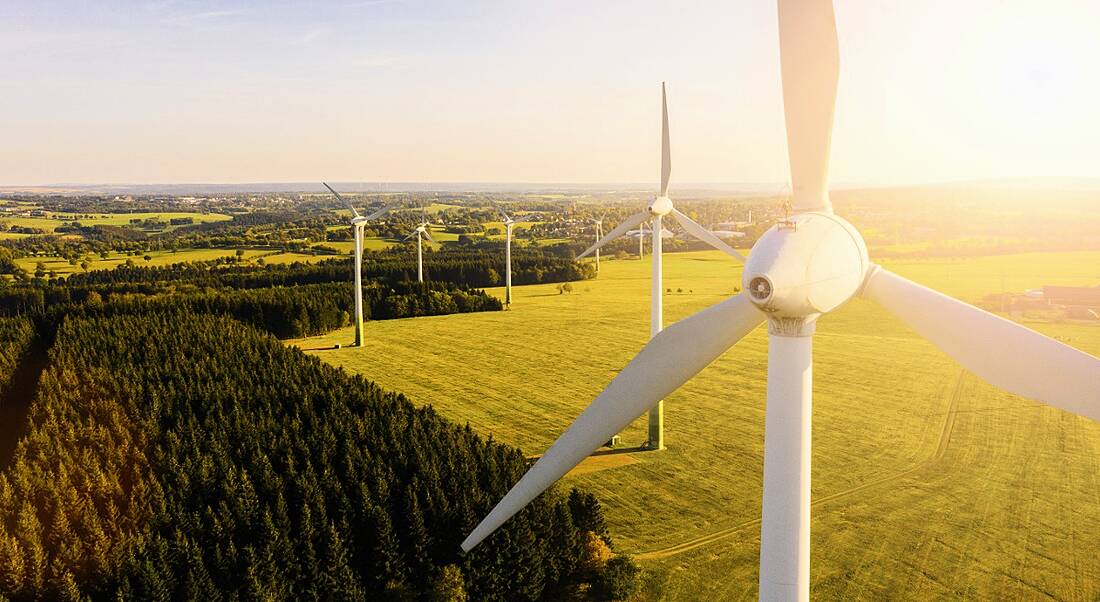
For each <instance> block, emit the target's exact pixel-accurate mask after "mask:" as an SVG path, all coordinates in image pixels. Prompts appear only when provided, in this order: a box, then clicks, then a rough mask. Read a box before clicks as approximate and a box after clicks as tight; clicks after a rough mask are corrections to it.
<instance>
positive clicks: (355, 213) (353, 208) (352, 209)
mask: <svg viewBox="0 0 1100 602" xmlns="http://www.w3.org/2000/svg"><path fill="white" fill-rule="evenodd" d="M321 183H322V184H324V185H325V188H328V191H329V192H331V193H332V194H333V195H334V196H335V197H336V198H338V199H340V202H341V203H343V204H345V205H347V206H348V209H351V212H352V214H353V215H355V217H359V212H358V211H356V210H355V207H352V206H351V203H349V202H348V201H347V199H345V198H344V197H342V196H340V193H339V192H336V191H335V190H333V189H332V186H329V185H328V184H327V183H325V182H321Z"/></svg>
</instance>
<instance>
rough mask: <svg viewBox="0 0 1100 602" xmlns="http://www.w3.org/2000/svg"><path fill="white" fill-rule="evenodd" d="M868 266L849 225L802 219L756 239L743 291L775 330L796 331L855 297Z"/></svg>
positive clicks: (823, 217) (833, 219)
mask: <svg viewBox="0 0 1100 602" xmlns="http://www.w3.org/2000/svg"><path fill="white" fill-rule="evenodd" d="M870 266H871V263H870V260H869V259H868V257H867V246H866V245H865V244H864V242H863V237H862V236H860V235H859V232H858V231H856V229H855V227H853V226H852V224H850V223H848V222H847V221H845V220H844V219H842V218H840V217H837V216H836V215H833V214H831V213H801V214H799V215H795V216H793V217H791V218H790V219H788V220H785V221H782V222H779V223H778V224H776V225H774V226H772V227H771V229H769V230H768V231H767V232H766V233H764V235H763V236H762V237H760V240H758V241H757V242H756V244H755V245H754V246H753V248H752V251H751V252H750V253H749V259H748V261H747V262H746V263H745V271H744V274H743V276H742V285H743V287H744V289H745V291H746V292H747V293H748V296H749V299H750V300H751V301H752V302H753V304H754V305H756V306H757V307H758V308H760V309H761V310H762V311H764V312H766V313H767V314H768V316H769V317H770V318H772V323H773V324H776V323H778V322H783V321H784V320H786V321H788V322H790V323H791V325H792V327H796V329H797V328H800V326H801V324H802V323H804V322H808V321H812V320H813V319H814V318H816V317H817V316H818V315H820V314H824V313H828V312H830V311H833V310H834V309H836V308H838V307H840V306H841V305H843V304H844V302H846V301H847V300H848V299H851V298H852V297H853V296H855V295H856V294H857V293H858V292H859V290H860V288H861V287H862V286H863V281H864V279H865V278H866V276H867V272H868V270H869V269H870ZM776 319H779V320H778V322H777V320H776ZM794 334H797V333H794Z"/></svg>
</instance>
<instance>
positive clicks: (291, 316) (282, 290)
mask: <svg viewBox="0 0 1100 602" xmlns="http://www.w3.org/2000/svg"><path fill="white" fill-rule="evenodd" d="M113 288H114V287H111V286H83V287H76V286H52V287H11V288H8V289H2V290H0V315H9V316H16V315H45V316H46V317H47V318H49V320H50V321H51V322H53V323H56V322H59V321H60V320H61V319H63V318H64V317H65V316H69V315H81V316H113V315H119V314H140V313H156V312H163V311H170V310H181V309H186V310H189V311H193V312H196V313H208V314H216V315H227V316H231V317H233V318H236V319H238V320H240V321H242V322H244V323H246V324H250V325H252V326H255V327H257V328H261V329H263V330H266V331H267V332H270V333H271V334H273V335H275V336H277V337H279V338H293V337H302V336H310V335H315V334H321V333H324V332H327V331H330V330H334V329H337V328H342V327H344V326H347V325H349V324H350V323H351V321H352V319H353V312H354V307H355V304H354V299H353V296H352V293H353V290H354V289H353V285H352V284H351V283H348V282H329V283H322V284H307V285H301V286H289V287H282V286H278V287H272V288H262V289H211V290H202V289H194V288H192V289H191V292H181V291H178V290H176V291H173V290H171V289H168V288H164V287H158V286H155V285H141V286H124V287H122V288H123V290H122V291H118V290H112V289H113ZM500 309H503V305H502V304H501V302H500V300H499V299H497V298H496V297H492V296H490V295H488V294H486V293H485V291H482V290H477V289H466V288H463V287H459V286H456V285H454V284H450V283H447V282H426V283H422V284H421V283H416V282H411V283H410V282H405V283H398V284H396V285H394V286H386V285H383V284H380V283H377V282H372V283H367V284H364V286H363V315H364V318H365V319H368V320H369V319H374V320H388V319H393V318H413V317H420V316H436V315H444V314H454V313H467V312H475V311H496V310H500ZM0 334H2V331H0ZM2 368H3V366H2V364H0V369H2Z"/></svg>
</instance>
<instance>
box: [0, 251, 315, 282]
mask: <svg viewBox="0 0 1100 602" xmlns="http://www.w3.org/2000/svg"><path fill="white" fill-rule="evenodd" d="M145 255H149V257H150V258H151V259H150V260H149V261H146V260H145ZM236 255H237V251H236V249H180V250H178V251H176V252H172V251H149V252H148V253H142V254H140V255H125V254H122V253H117V252H111V253H110V254H109V255H108V256H107V259H103V258H102V257H100V256H99V255H98V254H92V255H91V256H89V258H88V259H87V260H86V261H87V262H88V270H89V271H91V270H113V269H114V268H116V267H118V266H119V265H121V264H124V263H126V260H127V259H133V260H134V263H135V264H137V265H150V266H163V265H171V264H173V263H183V262H185V261H209V260H211V259H218V258H221V257H235V256H236ZM260 257H263V258H264V261H265V262H267V263H293V262H295V261H304V262H317V261H320V260H322V259H328V258H331V257H332V256H331V255H306V254H304V253H279V252H278V251H272V250H270V249H246V250H245V252H244V259H245V261H255V260H257V259H259V258H260ZM38 262H42V263H43V264H44V265H45V268H46V271H47V272H48V271H51V270H52V271H54V272H56V273H57V274H58V275H59V276H64V275H67V274H72V273H75V272H83V271H84V270H83V268H81V267H80V263H79V262H78V263H77V265H75V266H74V265H72V264H70V263H69V261H68V260H67V259H64V258H61V257H53V256H50V257H42V256H32V257H21V258H19V259H16V260H15V263H16V265H18V266H19V267H21V268H23V269H24V270H25V271H26V272H27V273H28V274H34V271H35V270H36V269H37V267H38Z"/></svg>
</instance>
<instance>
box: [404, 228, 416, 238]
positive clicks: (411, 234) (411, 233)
mask: <svg viewBox="0 0 1100 602" xmlns="http://www.w3.org/2000/svg"><path fill="white" fill-rule="evenodd" d="M414 236H416V230H413V231H412V232H409V235H408V236H406V237H405V238H402V239H401V240H410V239H412V237H414Z"/></svg>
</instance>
